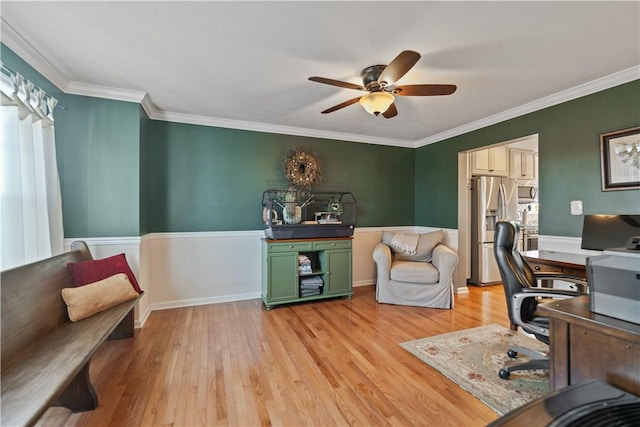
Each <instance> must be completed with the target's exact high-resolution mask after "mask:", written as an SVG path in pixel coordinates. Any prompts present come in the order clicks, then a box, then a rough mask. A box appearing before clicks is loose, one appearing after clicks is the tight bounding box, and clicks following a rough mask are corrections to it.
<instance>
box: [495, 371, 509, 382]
mask: <svg viewBox="0 0 640 427" xmlns="http://www.w3.org/2000/svg"><path fill="white" fill-rule="evenodd" d="M498 375H499V376H500V378H502V379H503V380H508V379H509V376H510V375H511V372H509V371H507V370H506V369H500V372H498Z"/></svg>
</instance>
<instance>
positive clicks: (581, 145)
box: [416, 80, 640, 237]
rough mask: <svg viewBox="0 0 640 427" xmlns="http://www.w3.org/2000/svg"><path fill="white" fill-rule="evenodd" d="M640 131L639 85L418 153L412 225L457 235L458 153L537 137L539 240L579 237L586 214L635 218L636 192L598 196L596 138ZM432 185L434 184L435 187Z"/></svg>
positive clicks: (639, 198) (639, 203) (639, 206)
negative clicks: (580, 205) (572, 206)
mask: <svg viewBox="0 0 640 427" xmlns="http://www.w3.org/2000/svg"><path fill="white" fill-rule="evenodd" d="M639 124H640V80H636V81H633V82H630V83H627V84H623V85H620V86H617V87H614V88H611V89H607V90H604V91H601V92H597V93H594V94H591V95H588V96H585V97H582V98H578V99H575V100H572V101H569V102H565V103H562V104H559V105H555V106H553V107H549V108H545V109H543V110H539V111H536V112H533V113H530V114H526V115H524V116H520V117H517V118H514V119H511V120H508V121H505V122H502V123H498V124H496V125H493V126H489V127H486V128H483V129H479V130H476V131H473V132H469V133H466V134H464V135H460V136H457V137H454V138H450V139H447V140H445V141H441V142H438V143H436V144H431V145H428V146H425V147H421V148H419V149H417V150H416V225H424V226H434V227H444V228H454V229H455V228H457V227H458V224H457V218H458V206H457V204H458V201H457V185H458V184H457V155H458V152H460V151H465V150H469V149H472V148H477V147H482V146H486V145H490V144H495V143H498V142H503V141H508V140H511V139H515V138H519V137H523V136H527V135H532V134H536V133H537V134H538V135H539V186H540V206H541V213H540V218H539V223H540V234H543V235H552V236H569V237H577V236H580V235H581V234H582V216H572V215H571V214H570V210H569V202H570V201H571V200H582V201H583V202H584V213H586V214H590V213H636V214H637V213H639V212H640V190H626V191H607V192H603V191H602V190H601V183H600V154H599V147H600V134H602V133H606V132H610V131H614V130H618V129H625V128H629V127H633V126H638V125H639ZM434 183H437V184H434Z"/></svg>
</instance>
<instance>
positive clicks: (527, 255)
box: [521, 250, 589, 279]
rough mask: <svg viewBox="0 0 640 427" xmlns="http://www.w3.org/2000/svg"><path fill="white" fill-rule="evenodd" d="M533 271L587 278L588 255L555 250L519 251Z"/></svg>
mask: <svg viewBox="0 0 640 427" xmlns="http://www.w3.org/2000/svg"><path fill="white" fill-rule="evenodd" d="M521 254H522V257H523V258H524V259H526V260H527V262H528V263H529V265H530V266H531V268H532V269H533V270H534V271H540V272H545V271H550V272H556V273H564V274H570V275H572V276H578V277H582V278H583V279H586V278H587V267H586V263H587V257H588V256H589V255H584V254H574V253H569V252H556V251H544V250H540V251H526V252H521Z"/></svg>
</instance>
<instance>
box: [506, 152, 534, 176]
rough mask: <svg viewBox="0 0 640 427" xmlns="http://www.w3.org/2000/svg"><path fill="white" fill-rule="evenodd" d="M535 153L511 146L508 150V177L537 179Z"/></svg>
mask: <svg viewBox="0 0 640 427" xmlns="http://www.w3.org/2000/svg"><path fill="white" fill-rule="evenodd" d="M535 155H536V153H535V152H533V151H530V150H520V149H515V148H512V149H510V150H509V177H511V178H516V179H518V180H535V179H537V175H538V173H537V170H536V169H537V168H536V158H535Z"/></svg>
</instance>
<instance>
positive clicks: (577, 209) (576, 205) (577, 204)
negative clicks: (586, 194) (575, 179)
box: [571, 200, 582, 215]
mask: <svg viewBox="0 0 640 427" xmlns="http://www.w3.org/2000/svg"><path fill="white" fill-rule="evenodd" d="M571 215H582V200H572V201H571Z"/></svg>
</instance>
